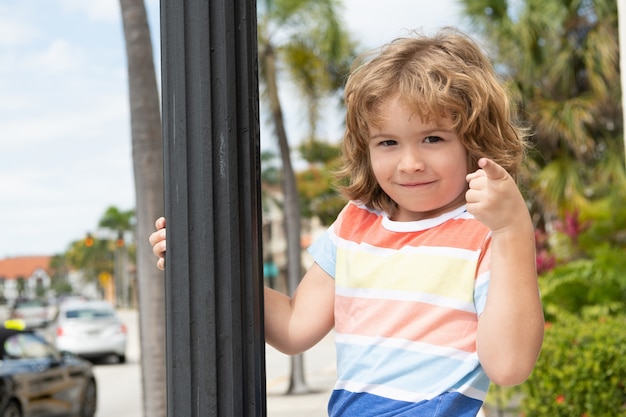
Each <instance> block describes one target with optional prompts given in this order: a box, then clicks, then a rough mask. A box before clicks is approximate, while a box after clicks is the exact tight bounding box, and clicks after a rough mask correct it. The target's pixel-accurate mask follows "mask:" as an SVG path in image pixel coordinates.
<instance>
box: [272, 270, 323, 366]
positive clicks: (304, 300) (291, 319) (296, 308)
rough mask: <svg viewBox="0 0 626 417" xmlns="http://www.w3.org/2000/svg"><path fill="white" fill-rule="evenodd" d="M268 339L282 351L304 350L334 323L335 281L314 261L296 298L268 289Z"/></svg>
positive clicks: (301, 283) (321, 336)
mask: <svg viewBox="0 0 626 417" xmlns="http://www.w3.org/2000/svg"><path fill="white" fill-rule="evenodd" d="M264 304H265V340H266V341H267V343H269V344H270V345H272V346H273V347H275V348H276V349H278V350H280V351H281V352H283V353H286V354H290V355H294V354H297V353H301V352H303V351H305V350H307V349H309V348H310V347H311V346H313V345H315V344H316V343H317V342H319V341H320V340H321V339H322V338H323V337H324V336H325V335H326V334H327V333H328V332H329V331H330V329H331V328H332V327H333V324H334V280H333V279H332V278H331V277H329V276H328V275H327V274H326V273H325V272H323V270H322V269H321V268H320V267H319V266H318V265H317V264H314V265H313V267H311V269H310V270H309V271H308V272H307V274H306V275H305V276H304V278H303V279H302V281H301V282H300V285H298V288H297V289H296V291H295V293H294V295H293V297H291V298H289V297H288V296H286V295H285V294H282V293H280V292H278V291H275V290H272V289H270V288H265V302H264Z"/></svg>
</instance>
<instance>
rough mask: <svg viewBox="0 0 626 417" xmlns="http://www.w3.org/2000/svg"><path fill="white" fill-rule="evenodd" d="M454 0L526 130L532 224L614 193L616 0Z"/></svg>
mask: <svg viewBox="0 0 626 417" xmlns="http://www.w3.org/2000/svg"><path fill="white" fill-rule="evenodd" d="M462 4H463V7H464V12H465V13H466V14H467V16H468V17H469V18H470V19H471V21H472V22H473V23H474V27H475V30H476V32H477V33H481V34H482V36H483V39H484V40H486V42H487V43H488V46H489V49H490V51H491V52H493V55H492V56H493V59H494V63H495V65H496V68H497V69H498V70H499V71H500V72H501V73H502V74H503V75H504V76H505V77H506V79H508V80H509V83H510V86H511V89H512V90H514V91H516V92H517V93H518V97H519V104H520V112H519V115H520V117H523V118H524V119H525V120H527V122H528V123H529V124H530V125H531V127H532V130H533V132H534V135H533V138H532V141H533V145H534V150H535V152H533V153H532V154H531V155H530V158H529V160H528V166H527V172H526V175H525V176H523V180H524V182H525V186H526V187H525V188H526V189H527V191H528V197H529V199H530V200H531V201H532V204H531V210H532V211H533V217H534V218H535V220H536V222H537V224H539V225H541V226H547V227H549V224H550V222H551V221H552V220H553V219H554V218H555V217H559V216H563V214H564V213H565V212H566V211H570V212H571V211H573V210H574V209H575V208H579V207H581V206H585V205H587V204H588V203H589V202H590V201H594V200H597V199H601V198H603V197H604V196H606V195H607V191H608V190H609V189H613V190H619V189H620V188H619V187H620V184H616V183H615V182H613V183H612V182H611V181H607V179H608V178H609V177H614V176H623V171H624V160H623V157H624V150H623V141H622V138H623V136H622V130H623V126H622V113H621V105H620V103H621V100H620V98H621V93H620V88H619V85H620V82H619V63H618V57H619V55H618V34H617V33H618V32H617V4H616V2H615V1H607V0H527V1H524V2H518V1H506V0H463V1H462ZM621 184H622V185H623V183H621ZM613 187H615V188H613ZM622 189H623V188H622Z"/></svg>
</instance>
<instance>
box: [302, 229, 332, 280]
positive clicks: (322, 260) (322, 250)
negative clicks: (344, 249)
mask: <svg viewBox="0 0 626 417" xmlns="http://www.w3.org/2000/svg"><path fill="white" fill-rule="evenodd" d="M332 230H333V227H332V226H331V227H330V228H329V229H328V230H326V232H324V234H322V235H321V236H320V237H319V238H318V239H317V240H316V241H315V242H314V243H313V244H312V245H311V246H309V249H308V250H309V253H310V254H311V256H312V257H313V260H314V261H315V263H317V264H318V265H319V266H320V267H321V268H322V269H323V270H324V271H325V272H326V273H327V274H328V275H330V276H331V277H333V278H335V265H336V261H337V246H336V245H335V243H334V239H333V236H334V234H333V232H332Z"/></svg>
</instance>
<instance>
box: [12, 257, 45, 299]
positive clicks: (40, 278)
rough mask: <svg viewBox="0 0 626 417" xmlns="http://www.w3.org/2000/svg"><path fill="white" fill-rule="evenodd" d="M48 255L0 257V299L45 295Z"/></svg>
mask: <svg viewBox="0 0 626 417" xmlns="http://www.w3.org/2000/svg"><path fill="white" fill-rule="evenodd" d="M51 258H52V257H50V256H18V257H13V258H6V259H0V301H3V302H5V303H6V302H10V301H13V300H15V299H16V298H18V297H25V298H35V297H46V291H47V289H48V288H50V266H49V265H50V259H51Z"/></svg>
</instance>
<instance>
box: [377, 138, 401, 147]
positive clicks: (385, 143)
mask: <svg viewBox="0 0 626 417" xmlns="http://www.w3.org/2000/svg"><path fill="white" fill-rule="evenodd" d="M397 144H398V142H397V141H395V140H393V139H387V140H381V141H380V142H378V145H379V146H383V147H389V146H394V145H397Z"/></svg>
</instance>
